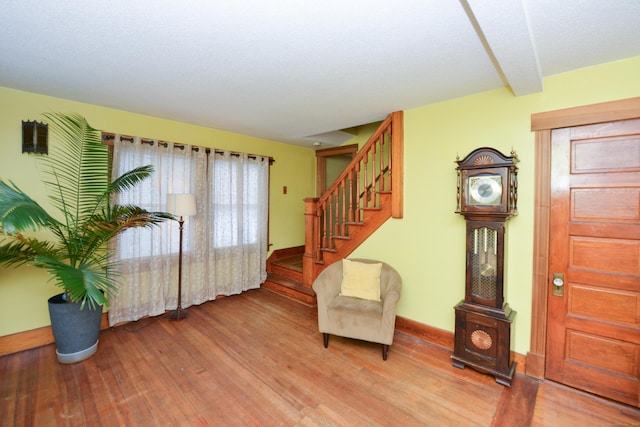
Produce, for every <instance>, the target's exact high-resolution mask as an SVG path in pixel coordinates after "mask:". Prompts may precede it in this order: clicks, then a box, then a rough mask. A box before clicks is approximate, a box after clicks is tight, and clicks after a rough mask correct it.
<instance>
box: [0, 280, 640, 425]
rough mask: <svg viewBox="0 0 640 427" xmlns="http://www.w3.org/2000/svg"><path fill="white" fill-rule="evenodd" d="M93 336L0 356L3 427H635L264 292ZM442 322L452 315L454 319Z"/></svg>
mask: <svg viewBox="0 0 640 427" xmlns="http://www.w3.org/2000/svg"><path fill="white" fill-rule="evenodd" d="M189 311H190V317H189V318H188V319H186V320H183V321H179V322H172V321H169V320H168V319H167V318H166V316H161V317H156V318H151V319H145V320H141V321H139V322H135V323H131V324H128V325H124V326H119V327H116V328H112V329H109V330H106V331H103V332H102V334H101V336H100V344H99V349H98V353H97V354H96V355H95V356H94V357H92V358H91V359H88V360H86V361H84V362H81V363H77V364H74V365H61V364H58V362H57V361H56V358H55V348H54V346H53V345H48V346H44V347H40V348H38V349H34V350H28V351H24V352H21V353H16V354H13V355H8V356H4V357H2V358H0V375H1V377H0V425H2V426H13V425H15V426H207V425H211V426H218V425H219V426H227V425H228V426H503V425H504V426H506V425H508V426H528V425H533V426H599V425H602V426H612V425H622V426H633V425H635V426H638V425H640V411H639V410H638V408H633V407H629V406H624V405H617V404H615V403H612V402H609V401H606V400H603V399H599V398H595V397H592V396H590V395H587V394H584V393H579V392H576V391H574V390H571V389H569V388H566V387H562V386H559V385H556V384H553V383H548V382H542V383H538V382H537V381H534V380H531V379H529V378H528V377H524V376H522V375H517V376H516V378H515V379H514V381H513V385H512V387H511V388H505V387H503V386H501V385H499V384H497V383H496V382H495V380H494V379H493V377H490V376H487V375H482V374H480V373H478V372H475V371H473V370H471V369H464V370H460V369H457V368H454V367H452V366H451V359H450V353H451V352H450V351H449V350H447V349H444V348H441V347H438V346H435V345H432V344H430V343H427V342H424V341H421V340H419V339H416V338H414V337H412V336H410V335H407V334H404V333H401V332H397V333H396V337H395V341H394V344H393V345H392V346H391V347H390V350H389V358H388V360H387V361H386V362H384V361H383V360H382V356H381V349H380V346H379V345H376V344H371V343H366V342H361V341H355V340H349V339H344V338H339V337H334V336H332V337H331V339H330V342H329V348H327V349H325V348H324V347H323V346H322V337H321V335H320V334H319V333H318V332H317V329H316V328H317V320H316V312H315V309H313V308H309V307H307V306H304V305H302V304H299V303H296V302H294V301H291V300H288V299H286V298H284V297H281V296H279V295H276V294H274V293H271V292H269V291H268V290H265V289H259V290H254V291H249V292H245V293H244V294H242V295H238V296H233V297H227V298H221V299H219V300H217V301H213V302H209V303H206V304H203V305H201V306H197V307H190V308H189ZM452 315H453V313H452Z"/></svg>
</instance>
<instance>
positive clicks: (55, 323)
mask: <svg viewBox="0 0 640 427" xmlns="http://www.w3.org/2000/svg"><path fill="white" fill-rule="evenodd" d="M45 117H46V119H47V120H48V122H49V126H50V128H51V130H52V131H53V135H54V136H56V137H58V138H59V144H56V145H53V146H52V150H51V155H50V156H44V157H42V158H40V161H41V162H42V163H43V165H44V168H43V171H42V173H43V178H44V179H43V182H44V185H45V187H46V189H47V193H48V196H49V199H50V202H51V206H52V207H53V208H54V209H55V210H56V211H57V213H56V214H49V213H48V212H47V211H46V210H45V209H44V208H43V207H42V206H40V204H38V203H37V202H36V201H34V200H33V199H32V198H30V197H29V196H27V195H26V194H25V193H24V192H22V191H21V190H20V189H19V188H18V187H17V186H16V185H15V184H14V183H13V182H11V181H7V180H4V179H0V265H4V266H15V267H18V266H21V265H29V266H34V267H38V268H43V269H45V270H46V271H47V272H48V273H49V274H50V275H51V281H52V282H53V283H54V284H55V285H56V286H58V287H60V288H61V289H62V290H63V293H62V294H60V295H56V296H54V297H52V298H50V299H49V314H50V318H51V327H52V329H53V335H54V338H55V341H56V348H57V350H56V352H57V355H58V360H59V361H60V362H61V363H74V362H78V361H80V360H84V359H86V358H88V357H90V356H92V355H93V354H94V353H95V352H96V351H97V346H98V334H99V331H100V320H101V317H102V307H103V306H108V302H109V297H110V296H113V295H115V293H116V292H117V280H116V278H114V277H113V274H112V267H113V262H114V261H113V260H112V259H111V258H110V256H109V249H108V247H107V243H108V242H109V240H110V239H112V238H113V237H115V236H116V235H118V234H119V233H121V232H123V231H125V230H127V229H129V228H133V227H149V226H153V225H156V224H158V223H160V222H162V221H164V220H167V219H175V218H174V217H173V216H172V215H170V214H168V213H164V212H148V211H146V210H144V209H141V208H140V207H137V206H130V205H126V206H122V205H117V204H113V203H112V196H113V195H114V194H117V193H120V192H123V191H126V190H128V189H130V188H131V187H133V186H135V185H137V184H138V183H140V182H141V181H143V180H145V179H146V178H148V177H149V176H150V175H151V173H152V172H153V168H152V167H151V166H141V167H138V168H136V169H134V170H132V171H129V172H127V173H125V174H123V175H122V176H120V177H118V178H115V179H114V180H113V181H111V182H110V180H109V172H110V164H109V149H108V147H107V146H106V145H105V144H103V143H102V141H101V133H100V132H99V131H98V130H96V129H93V128H92V127H91V126H90V125H89V124H88V123H87V121H86V119H85V118H84V117H82V116H80V115H78V114H60V113H51V114H45ZM47 230H48V233H45V232H44V231H47Z"/></svg>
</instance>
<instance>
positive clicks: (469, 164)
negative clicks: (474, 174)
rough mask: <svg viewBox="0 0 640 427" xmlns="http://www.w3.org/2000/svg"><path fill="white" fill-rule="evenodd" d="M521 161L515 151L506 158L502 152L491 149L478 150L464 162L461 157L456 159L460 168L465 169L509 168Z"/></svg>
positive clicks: (481, 148) (482, 148) (470, 154)
mask: <svg viewBox="0 0 640 427" xmlns="http://www.w3.org/2000/svg"><path fill="white" fill-rule="evenodd" d="M519 161H520V160H519V159H518V155H517V154H516V152H515V151H514V150H511V155H510V156H505V155H504V154H502V153H501V152H500V151H498V150H496V149H495V148H491V147H480V148H477V149H475V150H473V151H472V152H471V153H469V154H467V156H466V157H465V158H464V159H462V160H460V156H457V157H456V163H457V164H458V168H463V169H474V168H486V167H505V166H506V167H509V166H513V165H515V164H516V163H518V162H519Z"/></svg>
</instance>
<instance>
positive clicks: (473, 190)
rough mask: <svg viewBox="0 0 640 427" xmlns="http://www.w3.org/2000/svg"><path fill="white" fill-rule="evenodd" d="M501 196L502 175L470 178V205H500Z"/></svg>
mask: <svg viewBox="0 0 640 427" xmlns="http://www.w3.org/2000/svg"><path fill="white" fill-rule="evenodd" d="M501 196H502V177H501V176H500V175H483V176H472V177H469V204H470V205H476V206H478V205H479V206H495V205H499V204H500V198H501Z"/></svg>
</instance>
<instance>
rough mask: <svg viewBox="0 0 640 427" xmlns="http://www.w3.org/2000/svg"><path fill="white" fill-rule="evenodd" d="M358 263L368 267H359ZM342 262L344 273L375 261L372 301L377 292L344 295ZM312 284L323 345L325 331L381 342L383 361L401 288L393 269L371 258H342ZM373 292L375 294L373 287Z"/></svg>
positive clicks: (393, 325) (326, 334)
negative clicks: (374, 284)
mask: <svg viewBox="0 0 640 427" xmlns="http://www.w3.org/2000/svg"><path fill="white" fill-rule="evenodd" d="M362 263H364V264H368V266H362ZM343 264H344V265H346V266H347V267H346V270H347V271H348V272H351V271H353V270H352V268H355V267H358V268H360V267H363V268H365V269H367V270H369V271H371V269H375V268H376V264H377V265H378V266H380V267H379V270H378V271H379V275H380V279H379V286H380V290H379V291H380V298H379V300H376V297H377V295H374V296H373V297H372V296H371V295H365V297H364V298H358V297H355V296H346V295H347V294H350V293H349V292H343V291H342V290H343V273H344V272H345V271H343V270H344V268H343ZM352 277H353V276H352ZM344 278H345V280H346V277H344ZM375 283H377V282H375ZM312 286H313V290H314V291H315V293H316V296H317V300H318V329H319V330H320V332H322V335H323V339H324V347H325V348H327V347H328V346H329V334H333V335H338V336H342V337H346V338H353V339H359V340H364V341H370V342H375V343H380V344H382V359H383V360H387V352H388V350H389V346H390V345H391V344H392V343H393V334H394V331H395V321H396V303H397V302H398V300H399V299H400V289H401V287H402V279H401V278H400V275H399V274H398V272H397V271H396V270H394V269H393V268H392V267H391V266H389V265H388V264H386V263H383V262H380V261H375V260H366V259H353V260H343V261H339V262H336V263H334V264H331V265H330V266H329V267H327V268H325V269H324V270H323V271H322V272H321V273H320V275H319V276H318V277H317V278H316V280H315V281H314V282H313V285H312ZM375 291H376V293H377V289H375ZM369 298H370V299H369Z"/></svg>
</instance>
